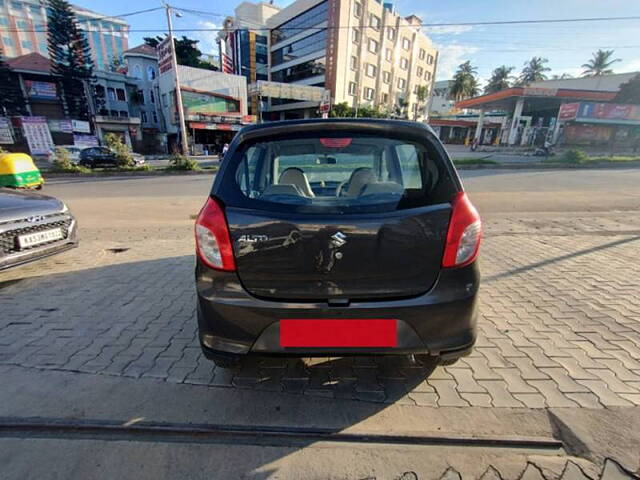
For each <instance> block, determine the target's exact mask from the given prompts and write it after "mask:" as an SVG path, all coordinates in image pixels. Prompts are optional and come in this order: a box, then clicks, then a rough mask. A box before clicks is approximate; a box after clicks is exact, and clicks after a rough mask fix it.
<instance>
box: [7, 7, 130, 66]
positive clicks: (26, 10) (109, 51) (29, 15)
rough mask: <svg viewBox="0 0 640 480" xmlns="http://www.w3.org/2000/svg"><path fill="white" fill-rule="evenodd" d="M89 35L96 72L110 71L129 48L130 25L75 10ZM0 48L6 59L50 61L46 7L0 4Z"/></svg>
mask: <svg viewBox="0 0 640 480" xmlns="http://www.w3.org/2000/svg"><path fill="white" fill-rule="evenodd" d="M72 7H73V10H74V13H75V15H76V18H77V19H78V23H79V25H80V27H81V28H82V29H83V30H84V31H85V32H86V34H87V40H88V41H89V45H90V47H91V56H92V58H93V61H94V62H95V65H96V69H98V70H108V69H109V66H110V65H111V63H112V62H113V60H114V59H121V57H122V54H123V53H124V51H125V50H127V48H128V35H129V33H128V32H129V25H128V24H127V23H126V22H125V21H124V20H121V19H119V18H113V17H105V16H104V15H102V14H100V13H96V12H92V11H91V10H87V9H86V8H84V7H79V6H75V5H74V6H72ZM0 48H2V51H3V52H4V55H5V57H8V58H12V57H18V56H21V55H26V54H28V53H39V54H40V55H42V56H45V57H48V56H49V51H48V48H47V11H46V3H45V2H42V1H40V0H0Z"/></svg>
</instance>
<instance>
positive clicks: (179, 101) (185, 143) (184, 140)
mask: <svg viewBox="0 0 640 480" xmlns="http://www.w3.org/2000/svg"><path fill="white" fill-rule="evenodd" d="M164 8H165V10H166V11H167V26H168V28H169V43H170V44H171V65H172V66H173V72H174V75H175V78H176V85H175V87H176V106H177V109H178V120H179V122H180V138H181V142H180V144H181V150H182V154H183V155H188V154H189V144H188V140H187V126H186V124H185V121H184V107H183V106H182V92H181V91H180V74H179V72H178V58H177V57H176V45H175V42H174V39H173V22H172V20H171V14H172V13H173V8H171V5H169V4H168V3H166V2H165V3H164ZM176 15H179V14H176Z"/></svg>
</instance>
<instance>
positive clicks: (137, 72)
mask: <svg viewBox="0 0 640 480" xmlns="http://www.w3.org/2000/svg"><path fill="white" fill-rule="evenodd" d="M133 78H137V79H138V80H142V69H141V68H140V65H134V66H133Z"/></svg>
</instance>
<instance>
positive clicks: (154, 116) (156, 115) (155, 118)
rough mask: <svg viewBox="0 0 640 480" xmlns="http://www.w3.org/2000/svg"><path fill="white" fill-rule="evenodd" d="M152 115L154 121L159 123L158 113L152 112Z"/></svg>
mask: <svg viewBox="0 0 640 480" xmlns="http://www.w3.org/2000/svg"><path fill="white" fill-rule="evenodd" d="M151 115H152V116H153V123H158V114H157V113H156V112H151Z"/></svg>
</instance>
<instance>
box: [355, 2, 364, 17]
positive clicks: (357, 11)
mask: <svg viewBox="0 0 640 480" xmlns="http://www.w3.org/2000/svg"><path fill="white" fill-rule="evenodd" d="M353 15H354V16H355V17H356V18H360V17H361V16H362V4H361V3H360V2H355V3H354V4H353Z"/></svg>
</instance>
